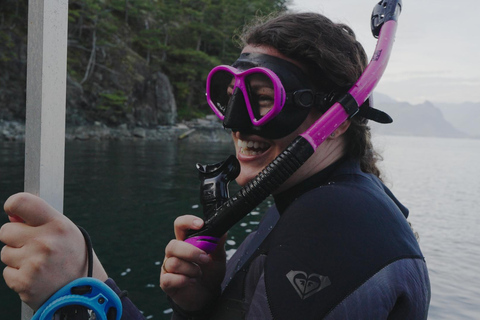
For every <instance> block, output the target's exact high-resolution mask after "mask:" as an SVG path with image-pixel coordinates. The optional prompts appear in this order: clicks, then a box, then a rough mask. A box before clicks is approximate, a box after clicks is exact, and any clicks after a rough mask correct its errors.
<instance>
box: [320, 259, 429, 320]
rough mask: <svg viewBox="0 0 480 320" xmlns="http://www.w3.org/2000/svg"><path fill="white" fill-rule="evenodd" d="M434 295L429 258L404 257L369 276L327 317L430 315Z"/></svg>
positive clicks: (363, 317)
mask: <svg viewBox="0 0 480 320" xmlns="http://www.w3.org/2000/svg"><path fill="white" fill-rule="evenodd" d="M430 295H431V293H430V281H429V278H428V272H427V267H426V265H425V262H424V261H422V260H420V259H401V260H397V261H395V262H393V263H391V264H390V265H388V266H386V267H385V268H383V269H382V270H380V271H379V272H377V273H376V274H375V275H373V276H372V277H371V278H370V279H368V280H367V281H366V282H365V283H364V284H363V285H361V286H360V287H359V288H358V289H356V290H355V291H354V292H352V293H351V294H350V295H349V296H347V297H346V298H345V299H344V300H343V301H342V302H341V303H339V304H338V305H337V306H336V307H335V308H334V309H333V310H332V311H331V312H330V313H329V314H328V316H327V317H326V318H325V320H333V319H345V320H348V319H355V320H359V319H398V320H401V319H414V320H415V319H418V320H422V319H427V316H428V306H429V301H430Z"/></svg>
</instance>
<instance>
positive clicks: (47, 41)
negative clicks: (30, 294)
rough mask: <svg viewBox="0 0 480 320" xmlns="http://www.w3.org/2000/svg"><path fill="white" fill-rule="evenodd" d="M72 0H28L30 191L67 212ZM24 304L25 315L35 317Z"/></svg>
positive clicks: (27, 156) (27, 188)
mask: <svg viewBox="0 0 480 320" xmlns="http://www.w3.org/2000/svg"><path fill="white" fill-rule="evenodd" d="M67 37H68V0H29V4H28V58H27V112H26V131H25V191H26V192H30V193H33V194H36V195H38V196H40V197H41V198H43V199H44V200H46V201H47V202H48V203H49V204H50V205H52V206H53V207H54V208H55V209H57V210H58V211H60V212H63V183H64V157H65V156H64V154H65V100H66V73H67ZM32 314H33V312H32V310H31V309H30V308H29V307H28V306H27V305H26V304H22V317H21V319H22V320H26V319H30V318H31V317H32Z"/></svg>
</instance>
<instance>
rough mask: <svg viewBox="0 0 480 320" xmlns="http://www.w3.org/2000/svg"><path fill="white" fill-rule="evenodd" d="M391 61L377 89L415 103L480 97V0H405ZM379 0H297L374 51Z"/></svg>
mask: <svg viewBox="0 0 480 320" xmlns="http://www.w3.org/2000/svg"><path fill="white" fill-rule="evenodd" d="M402 2H403V10H402V14H401V16H400V19H399V25H398V29H397V34H396V41H395V44H394V47H393V52H392V55H391V57H390V62H389V65H388V67H387V70H386V71H385V74H384V76H383V78H382V80H381V82H380V83H379V85H378V86H377V89H376V91H377V92H380V93H384V94H387V95H388V96H390V97H391V98H394V99H396V100H399V101H407V102H410V103H412V104H417V103H422V102H424V101H425V100H428V101H431V102H451V103H456V102H465V101H472V102H480V0H463V1H454V0H450V1H447V0H403V1H402ZM376 3H378V0H292V5H291V6H290V8H291V9H293V10H295V11H314V12H318V13H322V14H324V15H326V16H327V17H329V18H330V19H332V20H333V21H335V22H343V23H346V24H348V25H349V26H351V27H352V29H353V30H354V31H355V33H356V34H357V38H358V40H359V41H360V43H362V44H363V46H364V48H365V50H366V51H367V53H368V55H369V57H371V54H372V53H373V51H374V48H375V44H376V40H375V38H373V36H372V35H371V32H370V16H371V13H372V10H373V7H374V5H375V4H376Z"/></svg>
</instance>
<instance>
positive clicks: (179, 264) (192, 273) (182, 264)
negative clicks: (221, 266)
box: [162, 257, 202, 278]
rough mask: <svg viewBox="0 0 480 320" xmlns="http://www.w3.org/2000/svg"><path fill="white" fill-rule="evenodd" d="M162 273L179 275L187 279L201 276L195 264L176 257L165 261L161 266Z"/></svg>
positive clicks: (200, 271)
mask: <svg viewBox="0 0 480 320" xmlns="http://www.w3.org/2000/svg"><path fill="white" fill-rule="evenodd" d="M162 271H163V272H164V273H176V274H181V275H184V276H187V277H189V278H196V277H201V276H202V270H201V269H200V267H199V266H198V265H197V264H195V263H191V262H187V261H184V260H182V259H178V258H176V257H171V258H167V259H165V261H164V263H163V266H162Z"/></svg>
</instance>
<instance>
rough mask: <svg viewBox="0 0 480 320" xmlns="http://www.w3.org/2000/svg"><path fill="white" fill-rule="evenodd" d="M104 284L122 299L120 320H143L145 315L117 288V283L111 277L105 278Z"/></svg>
mask: <svg viewBox="0 0 480 320" xmlns="http://www.w3.org/2000/svg"><path fill="white" fill-rule="evenodd" d="M105 284H106V285H107V286H109V287H110V288H111V289H112V290H113V291H115V293H116V294H117V295H118V296H119V297H120V300H121V301H122V308H123V312H122V317H121V320H145V317H144V316H143V314H142V313H141V312H140V310H138V308H137V307H136V306H135V305H134V304H133V302H132V301H131V300H130V299H129V298H128V297H126V296H125V295H124V294H123V293H122V291H121V290H120V288H118V286H117V284H116V283H115V281H113V279H110V278H109V279H107V281H105Z"/></svg>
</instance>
